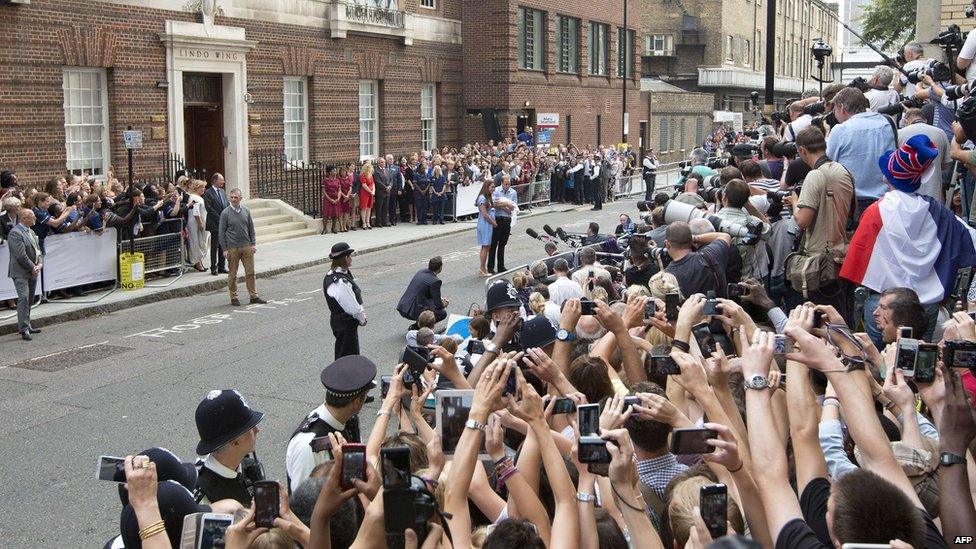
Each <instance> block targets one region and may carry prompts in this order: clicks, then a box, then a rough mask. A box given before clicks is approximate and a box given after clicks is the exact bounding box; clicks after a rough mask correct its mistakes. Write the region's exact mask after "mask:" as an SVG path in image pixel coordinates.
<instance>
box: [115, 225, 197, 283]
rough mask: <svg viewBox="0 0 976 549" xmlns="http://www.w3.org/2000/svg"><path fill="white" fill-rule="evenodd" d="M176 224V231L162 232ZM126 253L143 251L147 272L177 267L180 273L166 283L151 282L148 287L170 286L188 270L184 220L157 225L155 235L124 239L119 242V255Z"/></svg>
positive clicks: (145, 271) (145, 270)
mask: <svg viewBox="0 0 976 549" xmlns="http://www.w3.org/2000/svg"><path fill="white" fill-rule="evenodd" d="M173 225H175V227H176V229H177V231H176V232H165V233H162V234H160V232H159V231H160V230H161V229H164V230H172V229H173ZM124 253H142V254H143V259H144V261H145V268H144V271H143V272H144V273H145V274H151V273H158V272H162V271H169V270H173V269H176V270H177V271H178V274H177V275H176V277H175V278H173V279H172V280H170V281H169V282H167V283H165V284H149V283H146V287H148V288H165V287H167V286H170V285H171V284H173V283H174V282H176V281H177V280H179V279H180V278H183V274H184V273H185V272H186V247H185V246H184V245H183V220H182V219H170V220H167V221H164V222H162V223H159V224H157V225H156V230H155V234H153V236H145V237H142V238H136V239H133V240H127V239H123V240H121V241H120V242H119V255H122V254H124Z"/></svg>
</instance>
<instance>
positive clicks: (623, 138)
mask: <svg viewBox="0 0 976 549" xmlns="http://www.w3.org/2000/svg"><path fill="white" fill-rule="evenodd" d="M628 1H629V0H624V32H623V36H622V38H623V39H624V43H623V45H619V46H618V47H621V48H626V47H629V46H630V29H628V28H627V2H628ZM628 53H630V52H629V51H627V50H626V49H625V50H624V55H623V62H624V68H623V76H624V86H623V90H624V91H623V100H622V103H623V113H622V114H621V121H620V131H621V137H620V142H621V143H626V142H627V123H628V122H630V120H627V118H628V116H627V69H629V68H630V64H629V63H628V62H627V57H628V55H627V54H628Z"/></svg>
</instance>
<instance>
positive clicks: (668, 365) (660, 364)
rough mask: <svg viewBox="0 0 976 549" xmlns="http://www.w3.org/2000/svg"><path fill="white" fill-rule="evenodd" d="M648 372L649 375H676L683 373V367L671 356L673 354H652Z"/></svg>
mask: <svg viewBox="0 0 976 549" xmlns="http://www.w3.org/2000/svg"><path fill="white" fill-rule="evenodd" d="M647 373H648V374H649V375H650V374H654V375H665V376H676V375H680V374H681V368H679V367H678V363H677V362H675V361H674V359H673V358H671V355H651V367H650V369H649V370H648V371H647Z"/></svg>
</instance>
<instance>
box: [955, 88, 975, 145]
mask: <svg viewBox="0 0 976 549" xmlns="http://www.w3.org/2000/svg"><path fill="white" fill-rule="evenodd" d="M956 120H958V121H959V125H961V126H962V129H963V131H964V132H965V133H966V139H969V140H970V141H974V140H976V96H972V95H970V96H969V97H967V98H966V100H965V101H963V102H962V105H960V106H959V108H957V109H956Z"/></svg>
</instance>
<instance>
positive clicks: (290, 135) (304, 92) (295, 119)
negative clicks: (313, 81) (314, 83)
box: [284, 76, 308, 163]
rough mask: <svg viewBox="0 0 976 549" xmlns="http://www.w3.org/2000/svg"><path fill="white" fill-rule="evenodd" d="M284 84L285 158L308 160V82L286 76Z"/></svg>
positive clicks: (295, 161) (290, 160) (293, 161)
mask: <svg viewBox="0 0 976 549" xmlns="http://www.w3.org/2000/svg"><path fill="white" fill-rule="evenodd" d="M284 84H285V85H284V96H285V99H284V108H285V117H284V126H285V158H286V159H287V160H288V162H292V163H297V162H308V83H307V80H306V79H305V78H294V77H288V76H286V77H285V81H284Z"/></svg>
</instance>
